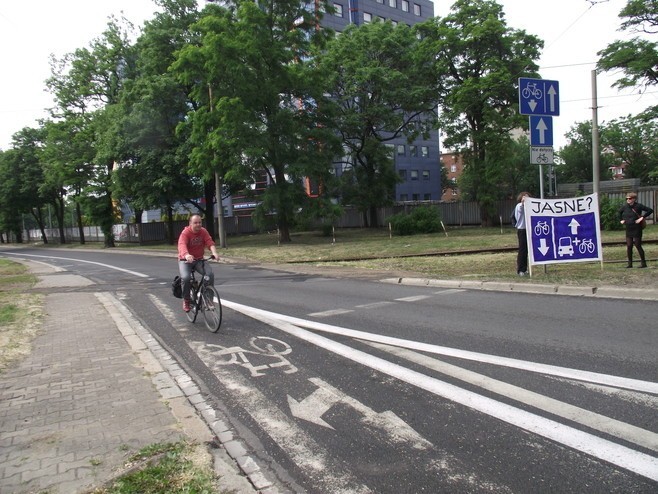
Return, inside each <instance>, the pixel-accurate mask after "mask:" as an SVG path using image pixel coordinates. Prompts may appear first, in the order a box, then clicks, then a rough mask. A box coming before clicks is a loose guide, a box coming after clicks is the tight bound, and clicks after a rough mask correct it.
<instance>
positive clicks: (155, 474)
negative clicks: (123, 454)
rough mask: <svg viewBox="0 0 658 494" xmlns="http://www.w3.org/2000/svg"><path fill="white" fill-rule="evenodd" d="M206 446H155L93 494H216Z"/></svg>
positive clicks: (178, 444) (138, 454)
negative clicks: (164, 493) (165, 493)
mask: <svg viewBox="0 0 658 494" xmlns="http://www.w3.org/2000/svg"><path fill="white" fill-rule="evenodd" d="M208 456H209V454H208V451H207V449H206V447H205V446H203V445H199V444H195V443H190V442H178V443H166V444H152V445H150V446H147V447H145V448H143V449H142V450H140V451H139V452H138V453H136V454H135V455H133V456H131V457H130V459H129V461H128V464H127V465H126V470H125V471H124V472H123V473H122V474H121V475H120V476H119V477H118V478H116V479H114V480H112V481H110V482H108V483H107V485H105V486H103V487H100V488H98V489H96V490H94V491H92V494H149V493H152V494H160V493H163V492H167V493H172V494H179V493H180V494H188V493H198V494H204V493H208V494H210V493H216V492H218V490H217V485H216V482H215V475H214V473H213V471H212V469H211V468H210V465H211V462H210V461H209V458H208Z"/></svg>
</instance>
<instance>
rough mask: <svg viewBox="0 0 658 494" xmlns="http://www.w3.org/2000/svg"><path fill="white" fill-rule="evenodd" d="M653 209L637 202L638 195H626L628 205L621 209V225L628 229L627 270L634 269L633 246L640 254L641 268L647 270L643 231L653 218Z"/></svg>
mask: <svg viewBox="0 0 658 494" xmlns="http://www.w3.org/2000/svg"><path fill="white" fill-rule="evenodd" d="M652 213H653V209H651V208H650V207H647V206H645V205H643V204H640V203H639V202H637V194H636V193H635V192H631V193H629V194H626V204H624V205H623V206H622V207H621V208H620V209H619V218H620V220H621V224H622V225H624V226H625V227H626V257H627V258H628V264H627V265H626V267H627V268H632V267H633V245H635V248H636V249H637V252H638V254H640V267H641V268H646V267H647V261H646V259H645V258H644V249H643V248H642V229H643V228H644V225H643V224H642V223H643V222H645V224H646V221H647V220H646V218H647V216H651V214H652Z"/></svg>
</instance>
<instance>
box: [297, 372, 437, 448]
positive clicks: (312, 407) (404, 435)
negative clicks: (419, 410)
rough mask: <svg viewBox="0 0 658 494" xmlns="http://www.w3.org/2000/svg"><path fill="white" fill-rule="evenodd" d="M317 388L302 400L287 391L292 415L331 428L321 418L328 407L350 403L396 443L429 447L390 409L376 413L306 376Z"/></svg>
mask: <svg viewBox="0 0 658 494" xmlns="http://www.w3.org/2000/svg"><path fill="white" fill-rule="evenodd" d="M309 381H311V382H312V383H313V384H315V385H316V386H317V387H318V389H316V390H315V391H313V393H311V394H310V395H309V396H307V397H306V398H304V399H303V400H301V401H297V400H295V399H294V398H292V397H291V396H290V395H288V404H289V405H290V411H291V412H292V414H293V415H294V416H295V417H298V418H302V419H304V420H308V421H310V422H313V423H315V424H317V425H321V426H323V427H328V428H329V429H333V427H332V426H331V425H329V424H328V423H327V422H325V421H324V420H322V415H324V414H325V413H326V412H327V411H329V409H330V408H331V407H332V406H334V405H336V404H338V403H342V404H344V405H347V406H350V407H352V408H353V409H354V410H356V411H357V412H359V413H360V414H361V416H362V419H361V421H362V422H363V423H364V424H366V425H369V426H371V427H374V428H377V429H381V430H383V431H384V432H385V433H386V438H387V439H388V440H389V441H391V442H394V443H396V444H407V443H409V444H411V447H412V448H414V449H429V448H431V447H432V443H431V442H429V441H428V440H426V439H425V438H424V437H423V436H421V435H420V434H418V432H416V431H415V430H414V429H413V428H412V427H411V426H410V425H409V424H407V423H406V422H405V421H404V420H402V419H400V417H398V416H397V415H396V414H395V413H393V412H391V411H390V410H386V411H384V412H381V413H378V412H375V411H374V410H373V409H372V408H370V407H368V406H366V405H364V404H363V403H361V402H360V401H359V400H357V399H355V398H352V397H351V396H349V395H347V394H345V393H343V392H342V391H340V390H339V389H337V388H334V387H333V386H332V385H331V384H329V383H327V382H325V381H323V380H322V379H319V378H311V379H309Z"/></svg>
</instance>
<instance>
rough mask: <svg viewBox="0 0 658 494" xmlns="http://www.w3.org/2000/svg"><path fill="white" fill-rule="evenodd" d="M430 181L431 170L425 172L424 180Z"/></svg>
mask: <svg viewBox="0 0 658 494" xmlns="http://www.w3.org/2000/svg"><path fill="white" fill-rule="evenodd" d="M429 179H430V171H429V170H423V180H426V181H427V180H429Z"/></svg>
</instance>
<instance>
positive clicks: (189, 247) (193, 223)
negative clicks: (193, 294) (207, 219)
mask: <svg viewBox="0 0 658 494" xmlns="http://www.w3.org/2000/svg"><path fill="white" fill-rule="evenodd" d="M206 247H208V248H209V249H210V252H212V255H213V257H214V258H215V259H216V260H219V254H217V249H216V247H215V241H214V240H213V239H212V237H211V236H210V234H209V233H208V230H206V229H205V228H204V227H203V226H201V216H199V215H198V214H193V215H192V216H190V223H189V225H188V226H186V227H185V228H184V229H183V231H182V232H181V234H180V236H179V237H178V271H179V272H180V277H181V282H182V284H183V310H184V311H185V312H189V311H190V279H191V278H192V271H193V270H194V271H196V272H198V273H200V272H201V270H200V269H199V267H198V265H199V264H201V263H202V262H203V261H202V260H203V254H204V253H205V251H206ZM205 274H207V275H208V277H209V278H210V284H211V285H212V284H213V283H214V281H215V275H214V274H213V272H212V268H211V267H210V266H205Z"/></svg>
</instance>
